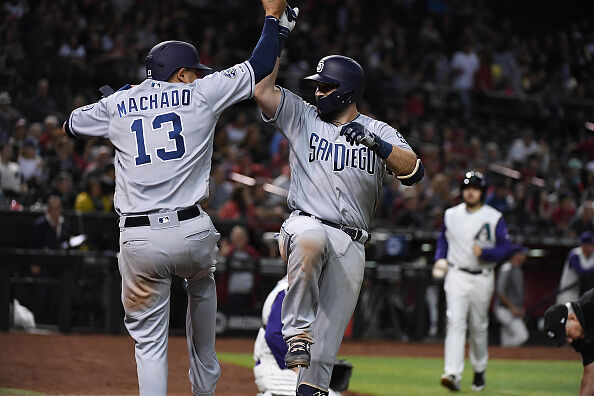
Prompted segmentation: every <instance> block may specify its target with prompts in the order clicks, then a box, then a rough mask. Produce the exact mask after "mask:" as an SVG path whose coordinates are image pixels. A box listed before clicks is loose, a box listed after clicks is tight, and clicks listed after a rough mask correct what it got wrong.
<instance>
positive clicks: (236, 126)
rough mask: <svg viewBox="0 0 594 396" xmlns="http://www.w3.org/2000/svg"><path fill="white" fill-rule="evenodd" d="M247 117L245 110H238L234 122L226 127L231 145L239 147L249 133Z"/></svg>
mask: <svg viewBox="0 0 594 396" xmlns="http://www.w3.org/2000/svg"><path fill="white" fill-rule="evenodd" d="M246 124H247V117H246V115H245V113H244V112H238V113H237V115H236V116H235V119H234V120H233V122H230V123H229V124H227V126H226V127H225V133H226V134H227V141H228V143H229V144H230V145H232V146H235V147H239V144H240V143H241V142H242V141H243V139H244V138H245V135H246V133H247V126H246Z"/></svg>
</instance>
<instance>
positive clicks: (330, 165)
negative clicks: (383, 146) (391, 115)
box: [263, 88, 412, 230]
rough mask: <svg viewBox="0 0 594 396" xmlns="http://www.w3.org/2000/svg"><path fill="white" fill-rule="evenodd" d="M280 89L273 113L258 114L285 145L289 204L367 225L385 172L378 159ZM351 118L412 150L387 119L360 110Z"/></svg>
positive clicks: (336, 219) (338, 220) (329, 217)
mask: <svg viewBox="0 0 594 396" xmlns="http://www.w3.org/2000/svg"><path fill="white" fill-rule="evenodd" d="M281 90H282V98H281V102H280V104H279V106H278V108H277V110H276V114H275V115H274V117H273V118H271V119H267V118H266V117H265V116H264V115H263V119H264V121H266V122H270V123H273V124H274V125H276V126H277V127H278V128H279V129H280V130H281V131H282V132H283V133H284V135H285V136H286V137H287V139H288V140H289V143H290V146H291V152H290V155H289V161H290V165H291V187H290V189H289V197H288V206H289V208H290V209H293V210H295V209H299V210H302V211H305V212H307V213H310V214H312V215H314V216H317V217H319V218H321V219H324V220H328V221H332V222H335V223H340V224H346V225H349V226H352V227H357V228H362V229H365V230H368V229H369V226H370V223H371V219H372V217H373V214H374V212H375V207H376V203H377V200H378V197H379V193H380V191H381V187H382V184H383V180H384V176H385V174H386V167H385V165H384V161H382V160H381V159H380V158H378V157H377V155H376V154H375V152H373V151H372V150H370V149H369V148H368V147H365V146H363V145H358V146H351V145H350V144H349V143H347V141H346V138H345V137H344V136H340V130H341V129H342V125H341V126H336V125H334V124H331V123H328V122H324V121H322V120H321V119H320V117H319V116H318V113H317V109H316V107H315V106H312V105H311V104H309V103H307V102H305V101H304V100H303V99H301V98H300V97H299V96H297V95H295V94H294V93H292V92H291V91H289V90H286V89H284V88H281ZM353 121H354V122H358V123H360V124H361V125H363V126H364V127H365V128H367V129H368V130H370V131H371V132H373V133H375V134H376V135H378V136H379V137H380V138H382V139H383V140H385V141H387V142H388V143H390V144H392V145H395V146H398V147H401V148H404V149H407V150H411V151H412V149H411V148H410V146H409V145H408V143H407V142H406V140H405V139H404V137H403V136H402V135H401V134H400V133H399V132H398V131H397V130H396V129H394V128H392V127H391V126H389V125H388V124H386V123H384V122H381V121H377V120H374V119H373V118H371V117H367V116H365V115H362V114H360V115H359V116H358V117H357V118H355V119H354V120H353ZM304 131H305V132H304Z"/></svg>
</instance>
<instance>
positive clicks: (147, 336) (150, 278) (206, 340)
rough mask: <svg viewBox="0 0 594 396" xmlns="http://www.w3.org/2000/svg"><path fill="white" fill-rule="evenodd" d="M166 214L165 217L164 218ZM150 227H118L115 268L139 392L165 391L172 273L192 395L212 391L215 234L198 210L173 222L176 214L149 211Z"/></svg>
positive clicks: (215, 375)
mask: <svg viewBox="0 0 594 396" xmlns="http://www.w3.org/2000/svg"><path fill="white" fill-rule="evenodd" d="M165 218H166V219H165ZM149 220H150V223H151V225H150V226H140V227H128V228H126V227H124V222H125V217H122V218H120V254H119V260H118V262H119V269H120V274H121V276H122V304H123V305H124V311H125V317H124V323H125V325H126V328H127V329H128V332H129V333H130V336H132V338H133V339H134V341H135V356H136V365H137V371H138V386H139V390H140V395H143V396H145V395H146V396H164V395H166V394H167V345H168V330H169V295H170V286H171V277H172V275H177V276H180V277H183V278H186V280H187V292H188V310H187V315H186V335H187V342H188V355H189V358H190V369H189V378H190V383H191V386H192V392H193V394H194V395H200V396H210V395H213V394H214V391H215V388H216V384H217V381H218V379H219V377H220V373H221V369H220V366H219V362H218V361H217V357H216V353H215V316H216V310H217V301H216V286H215V281H214V277H213V275H212V273H213V272H214V270H215V265H216V260H215V255H216V252H217V250H218V248H217V241H218V240H219V238H220V234H219V233H218V232H217V230H216V229H215V228H214V225H213V224H212V221H211V220H210V217H209V216H208V215H207V214H206V213H204V212H202V210H201V215H200V216H198V217H195V218H193V219H189V220H185V221H181V222H180V221H178V219H177V213H176V212H168V213H161V214H155V215H149Z"/></svg>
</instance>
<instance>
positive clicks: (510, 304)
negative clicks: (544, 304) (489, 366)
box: [494, 245, 528, 347]
mask: <svg viewBox="0 0 594 396" xmlns="http://www.w3.org/2000/svg"><path fill="white" fill-rule="evenodd" d="M527 251H528V249H526V248H525V247H523V246H520V245H515V246H513V247H512V249H511V253H510V257H509V259H508V260H507V261H506V262H505V263H503V265H501V267H500V268H499V271H498V272H497V290H496V296H495V307H494V313H495V317H496V318H497V321H498V322H499V323H500V324H501V345H502V346H504V347H516V346H520V345H522V344H523V343H525V342H526V341H527V340H528V329H527V328H526V323H524V316H525V315H526V310H525V309H524V273H523V272H522V265H523V264H524V262H525V261H526V253H527Z"/></svg>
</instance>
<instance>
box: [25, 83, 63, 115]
mask: <svg viewBox="0 0 594 396" xmlns="http://www.w3.org/2000/svg"><path fill="white" fill-rule="evenodd" d="M25 111H26V112H27V118H28V119H29V120H31V121H43V119H44V118H45V117H47V116H48V115H52V114H56V113H58V105H57V103H56V101H55V100H54V99H53V98H52V97H51V96H50V94H49V82H48V81H47V79H45V78H42V79H40V80H39V81H38V82H37V89H36V91H35V95H33V97H31V98H30V99H29V100H28V101H27V102H26V105H25Z"/></svg>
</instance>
